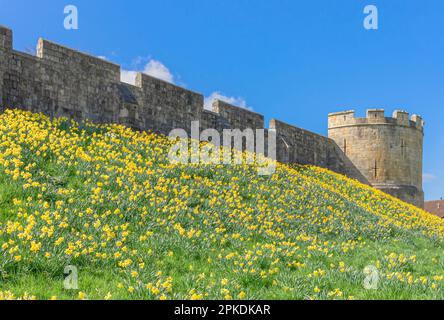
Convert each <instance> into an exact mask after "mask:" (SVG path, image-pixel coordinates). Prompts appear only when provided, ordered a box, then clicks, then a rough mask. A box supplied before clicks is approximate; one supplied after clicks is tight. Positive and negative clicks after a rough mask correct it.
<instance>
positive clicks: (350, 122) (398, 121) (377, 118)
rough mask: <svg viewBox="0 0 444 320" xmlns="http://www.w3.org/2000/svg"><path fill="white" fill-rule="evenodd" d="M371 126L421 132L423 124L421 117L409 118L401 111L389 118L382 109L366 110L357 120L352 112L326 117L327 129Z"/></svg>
mask: <svg viewBox="0 0 444 320" xmlns="http://www.w3.org/2000/svg"><path fill="white" fill-rule="evenodd" d="M372 124H378V125H384V124H385V125H392V126H404V127H411V128H414V129H418V130H420V131H421V132H423V130H424V124H425V123H424V120H423V119H422V117H421V116H419V115H416V114H415V115H412V116H411V117H410V116H409V113H408V112H407V111H403V110H395V111H394V112H393V115H392V116H391V117H386V116H385V110H384V109H368V110H367V115H366V117H365V118H357V117H356V116H355V111H354V110H348V111H341V112H335V113H330V114H329V115H328V127H329V128H337V127H347V126H356V125H372Z"/></svg>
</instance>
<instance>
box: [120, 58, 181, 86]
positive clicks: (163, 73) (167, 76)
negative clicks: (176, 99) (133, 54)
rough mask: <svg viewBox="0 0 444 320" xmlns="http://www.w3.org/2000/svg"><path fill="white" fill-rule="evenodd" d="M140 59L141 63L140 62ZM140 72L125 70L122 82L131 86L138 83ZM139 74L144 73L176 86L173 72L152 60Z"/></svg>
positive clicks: (122, 74) (122, 72)
mask: <svg viewBox="0 0 444 320" xmlns="http://www.w3.org/2000/svg"><path fill="white" fill-rule="evenodd" d="M140 61H141V60H140V58H139V62H140ZM137 72H138V71H131V70H124V69H122V71H121V81H122V82H126V83H129V84H133V85H134V84H135V83H136V75H137ZM139 72H143V73H145V74H147V75H149V76H152V77H154V78H157V79H160V80H163V81H166V82H169V83H173V84H174V75H173V74H172V73H171V71H170V70H169V69H168V68H167V67H166V66H165V65H164V64H163V63H162V62H160V61H157V60H154V59H151V60H149V61H148V63H147V64H146V65H145V66H144V67H143V69H142V70H139Z"/></svg>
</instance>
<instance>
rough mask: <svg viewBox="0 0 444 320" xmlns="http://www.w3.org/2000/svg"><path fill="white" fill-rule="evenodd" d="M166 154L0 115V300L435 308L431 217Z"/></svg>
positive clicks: (368, 192) (132, 140) (339, 189)
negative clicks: (321, 302) (307, 302)
mask: <svg viewBox="0 0 444 320" xmlns="http://www.w3.org/2000/svg"><path fill="white" fill-rule="evenodd" d="M169 147H170V142H169V141H168V140H167V139H166V138H165V137H163V136H159V135H154V134H149V133H138V132H134V131H131V130H130V129H127V128H125V127H122V126H117V125H102V126H98V125H93V124H87V123H86V124H76V123H74V122H71V121H68V120H66V119H56V120H50V119H48V118H46V117H44V116H42V115H39V114H32V113H28V112H23V111H6V112H5V113H3V114H1V115H0V299H2V298H3V299H5V298H24V299H29V298H36V299H50V298H57V299H104V298H108V299H109V298H111V299H374V298H382V299H422V298H430V299H443V298H444V289H443V284H444V282H443V279H444V278H443V276H444V255H443V252H444V251H443V249H444V241H443V239H444V222H443V221H442V220H440V219H438V218H437V217H434V216H432V215H430V214H427V213H426V212H424V211H422V210H419V209H417V208H415V207H413V206H410V205H407V204H405V203H402V202H401V201H399V200H396V199H394V198H392V197H390V196H387V195H385V194H383V193H381V192H379V191H377V190H374V189H372V188H370V187H367V186H364V185H361V184H359V183H358V182H356V181H352V180H349V179H347V178H345V177H343V176H340V175H338V174H335V173H332V172H330V171H327V170H324V169H320V168H316V167H301V166H294V167H288V166H285V165H280V164H279V165H278V167H277V171H276V174H274V175H273V176H270V177H261V176H258V175H257V172H256V169H255V168H254V167H253V166H248V165H238V166H224V165H212V166H210V165H206V166H202V165H201V166H196V165H173V164H170V163H169V162H168V157H167V156H168V152H169ZM68 265H73V266H76V267H77V268H78V272H79V274H78V280H79V290H66V289H64V288H63V280H64V268H65V267H66V266H68ZM367 266H374V268H376V269H377V272H378V273H377V274H375V275H376V276H377V278H378V279H376V277H373V278H372V279H374V280H375V279H376V280H378V281H377V289H376V290H368V289H365V288H364V286H363V283H364V281H365V280H366V277H368V273H366V272H364V271H363V270H364V269H365V268H366V267H367ZM370 271H371V269H370ZM367 279H368V278H367ZM372 283H373V282H372Z"/></svg>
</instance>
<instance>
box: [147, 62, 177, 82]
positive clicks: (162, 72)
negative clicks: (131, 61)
mask: <svg viewBox="0 0 444 320" xmlns="http://www.w3.org/2000/svg"><path fill="white" fill-rule="evenodd" d="M143 73H146V74H147V75H150V76H152V77H155V78H157V79H161V80H164V81H166V82H169V83H174V76H173V74H172V73H171V72H170V70H169V69H168V68H167V67H165V65H164V64H162V63H161V62H160V61H157V60H150V61H149V62H148V63H147V65H146V66H145V69H144V70H143Z"/></svg>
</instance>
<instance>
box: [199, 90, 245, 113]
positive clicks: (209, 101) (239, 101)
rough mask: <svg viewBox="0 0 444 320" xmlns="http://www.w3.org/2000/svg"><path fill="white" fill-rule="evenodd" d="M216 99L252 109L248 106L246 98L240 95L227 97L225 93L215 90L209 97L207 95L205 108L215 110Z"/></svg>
mask: <svg viewBox="0 0 444 320" xmlns="http://www.w3.org/2000/svg"><path fill="white" fill-rule="evenodd" d="M214 100H221V101H224V102H226V103H229V104H232V105H235V106H238V107H241V108H244V109H248V110H251V108H248V107H247V102H246V101H245V99H243V98H240V97H227V96H224V95H223V94H221V93H220V92H217V91H216V92H213V93H212V94H210V95H209V96H208V97H205V102H204V108H205V109H206V110H210V111H212V110H213V101H214Z"/></svg>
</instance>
